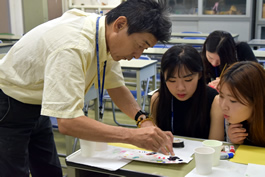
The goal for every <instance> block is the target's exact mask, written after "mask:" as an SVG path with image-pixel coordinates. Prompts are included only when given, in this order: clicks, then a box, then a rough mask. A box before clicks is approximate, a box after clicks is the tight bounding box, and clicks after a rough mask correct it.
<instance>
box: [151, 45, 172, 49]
mask: <svg viewBox="0 0 265 177" xmlns="http://www.w3.org/2000/svg"><path fill="white" fill-rule="evenodd" d="M172 46H173V45H170V44H156V45H154V47H153V48H162V49H163V48H170V47H172Z"/></svg>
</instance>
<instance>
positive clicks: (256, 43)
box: [248, 39, 265, 47]
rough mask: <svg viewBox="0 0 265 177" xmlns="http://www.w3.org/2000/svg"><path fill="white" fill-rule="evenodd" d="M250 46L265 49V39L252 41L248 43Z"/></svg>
mask: <svg viewBox="0 0 265 177" xmlns="http://www.w3.org/2000/svg"><path fill="white" fill-rule="evenodd" d="M248 45H249V46H251V47H255V46H258V47H265V39H252V40H250V41H249V42H248Z"/></svg>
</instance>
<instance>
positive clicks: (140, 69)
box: [119, 59, 157, 105]
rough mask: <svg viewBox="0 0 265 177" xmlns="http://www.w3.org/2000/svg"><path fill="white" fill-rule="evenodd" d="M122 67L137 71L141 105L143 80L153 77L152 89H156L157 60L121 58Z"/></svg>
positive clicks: (138, 96) (137, 87) (138, 98)
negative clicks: (128, 59)
mask: <svg viewBox="0 0 265 177" xmlns="http://www.w3.org/2000/svg"><path fill="white" fill-rule="evenodd" d="M119 62H120V65H121V68H122V69H128V70H135V71H136V90H137V103H138V104H139V105H141V82H142V81H144V80H147V78H149V77H152V79H153V84H152V90H155V89H156V73H157V71H156V69H157V68H156V64H157V61H156V60H140V59H139V60H137V59H135V60H131V61H127V60H121V61H119Z"/></svg>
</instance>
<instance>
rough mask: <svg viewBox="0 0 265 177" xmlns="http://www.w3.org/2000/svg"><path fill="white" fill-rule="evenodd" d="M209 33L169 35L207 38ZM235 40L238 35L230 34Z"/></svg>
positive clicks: (173, 35) (172, 35) (172, 34)
mask: <svg viewBox="0 0 265 177" xmlns="http://www.w3.org/2000/svg"><path fill="white" fill-rule="evenodd" d="M208 35H209V33H171V37H208ZM231 35H232V37H233V38H234V39H236V40H237V38H238V36H239V34H231Z"/></svg>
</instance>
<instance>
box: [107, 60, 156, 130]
mask: <svg viewBox="0 0 265 177" xmlns="http://www.w3.org/2000/svg"><path fill="white" fill-rule="evenodd" d="M139 60H151V59H150V58H149V57H148V56H146V55H142V56H141V57H140V58H139ZM123 75H124V77H126V76H129V77H134V78H135V77H136V73H133V72H132V71H125V73H123ZM125 75H126V76H125ZM149 82H150V78H147V81H146V84H145V88H144V90H142V91H141V97H142V98H143V103H142V109H143V110H144V109H145V102H146V98H147V93H148V88H149ZM130 91H131V93H132V95H133V96H134V98H135V100H137V91H136V90H130ZM106 101H110V102H111V108H112V114H113V121H114V122H115V123H116V124H117V125H119V126H124V127H136V125H130V124H122V123H119V122H118V121H117V119H116V115H115V105H114V103H113V101H112V100H111V97H110V96H109V94H108V92H107V91H106V90H105V93H104V95H103V105H102V107H103V108H102V110H103V114H104V109H105V103H106Z"/></svg>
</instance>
